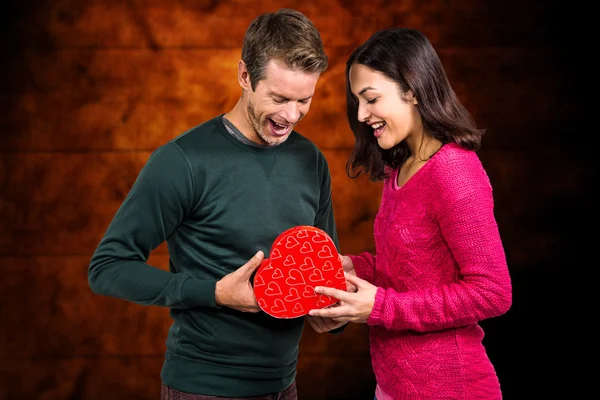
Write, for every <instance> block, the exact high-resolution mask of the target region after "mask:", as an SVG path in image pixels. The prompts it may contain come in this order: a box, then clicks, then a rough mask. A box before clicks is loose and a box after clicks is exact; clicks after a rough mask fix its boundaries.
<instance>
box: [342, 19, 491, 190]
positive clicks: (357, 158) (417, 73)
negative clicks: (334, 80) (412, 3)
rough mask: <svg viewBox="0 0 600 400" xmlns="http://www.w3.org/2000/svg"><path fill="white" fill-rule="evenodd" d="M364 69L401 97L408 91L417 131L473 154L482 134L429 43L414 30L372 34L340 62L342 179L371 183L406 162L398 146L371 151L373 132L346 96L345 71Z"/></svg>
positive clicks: (353, 99) (352, 98) (354, 101)
mask: <svg viewBox="0 0 600 400" xmlns="http://www.w3.org/2000/svg"><path fill="white" fill-rule="evenodd" d="M354 64H361V65H364V66H366V67H368V68H370V69H372V70H373V71H377V72H379V73H381V74H383V75H384V76H386V77H387V78H388V79H391V80H393V81H394V82H396V83H397V84H398V85H399V87H400V90H401V91H402V93H401V95H402V94H405V93H407V92H408V91H411V92H412V93H413V94H414V96H415V98H416V99H417V101H418V105H417V107H418V110H419V113H420V115H421V118H422V121H423V129H424V130H425V132H426V133H427V134H429V135H431V136H432V137H434V138H436V139H438V140H440V141H441V142H442V143H443V144H446V143H457V144H458V145H460V146H461V147H463V148H466V149H470V150H479V148H480V146H481V136H482V135H483V134H484V132H485V131H484V130H483V129H478V128H477V127H476V125H475V122H474V121H473V118H472V117H471V115H470V114H469V112H468V111H467V110H466V108H465V107H464V106H463V105H462V104H461V103H460V101H459V100H458V97H457V96H456V93H454V90H453V89H452V86H451V85H450V82H449V81H448V77H447V76H446V72H445V71H444V67H443V65H442V62H441V61H440V59H439V57H438V55H437V53H436V52H435V50H434V48H433V46H432V45H431V43H430V42H429V39H427V37H426V36H425V35H424V34H423V33H421V32H420V31H418V30H415V29H410V28H393V29H386V30H381V31H378V32H376V33H374V34H373V35H372V36H371V37H370V38H369V39H368V40H367V41H366V42H364V43H363V44H362V45H360V46H359V47H358V48H356V50H354V51H353V52H352V54H351V55H350V58H349V59H348V61H347V62H346V106H347V114H348V123H349V124H350V129H351V130H352V133H353V134H354V138H355V144H354V149H353V150H352V153H351V154H350V158H349V160H348V162H347V164H346V173H347V174H348V176H349V177H351V178H355V177H357V176H358V175H360V173H361V172H362V170H364V172H365V173H367V174H369V176H370V179H371V180H372V181H381V180H383V179H385V178H386V177H387V171H386V167H389V168H391V169H396V168H398V167H399V166H400V165H402V164H403V163H404V161H405V160H406V159H407V158H408V157H409V156H410V150H409V148H408V146H407V145H406V143H405V142H404V141H402V142H401V143H399V144H398V145H396V146H394V147H392V148H391V149H388V150H383V149H382V148H380V147H379V146H378V145H377V139H376V138H375V137H374V136H373V129H372V128H371V127H369V126H368V125H367V124H366V123H364V122H360V121H359V120H358V100H357V99H356V97H355V96H354V95H353V94H352V91H351V90H350V67H352V65H354Z"/></svg>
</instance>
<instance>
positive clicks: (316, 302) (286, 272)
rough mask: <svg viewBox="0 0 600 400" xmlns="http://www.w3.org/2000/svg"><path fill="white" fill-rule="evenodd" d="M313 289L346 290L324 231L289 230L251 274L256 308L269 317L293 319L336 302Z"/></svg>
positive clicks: (335, 250)
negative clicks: (316, 287) (325, 287)
mask: <svg viewBox="0 0 600 400" xmlns="http://www.w3.org/2000/svg"><path fill="white" fill-rule="evenodd" d="M315 286H329V287H333V288H336V289H340V290H346V278H345V277H344V270H343V268H342V262H341V260H340V258H339V255H338V251H337V248H336V247H335V244H334V242H333V240H332V239H331V237H330V236H329V235H328V234H327V232H325V231H323V230H321V229H319V228H315V227H312V226H296V227H293V228H290V229H288V230H286V231H284V232H283V233H281V234H280V235H279V236H278V237H277V238H276V239H275V241H274V242H273V245H272V246H271V252H270V255H269V258H266V259H264V260H263V262H262V264H261V265H260V266H259V267H258V269H257V271H256V274H255V275H254V294H255V295H256V299H257V301H258V305H259V306H260V308H261V309H262V310H263V311H264V312H265V313H267V314H269V315H271V316H273V317H276V318H297V317H301V316H304V315H306V314H308V312H309V311H310V310H312V309H315V308H324V307H329V306H331V305H332V304H335V303H337V302H338V300H337V299H334V298H332V297H329V296H326V295H322V294H318V293H315V290H314V288H315Z"/></svg>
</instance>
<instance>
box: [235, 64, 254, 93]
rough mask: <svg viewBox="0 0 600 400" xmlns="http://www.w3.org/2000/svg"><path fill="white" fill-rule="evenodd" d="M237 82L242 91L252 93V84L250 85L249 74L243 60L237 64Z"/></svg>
mask: <svg viewBox="0 0 600 400" xmlns="http://www.w3.org/2000/svg"><path fill="white" fill-rule="evenodd" d="M238 82H239V84H240V86H241V87H242V89H243V90H248V91H252V84H251V83H250V74H249V73H248V69H247V68H246V63H245V62H244V60H240V61H239V62H238Z"/></svg>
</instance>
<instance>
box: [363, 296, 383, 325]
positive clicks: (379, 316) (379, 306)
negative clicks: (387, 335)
mask: <svg viewBox="0 0 600 400" xmlns="http://www.w3.org/2000/svg"><path fill="white" fill-rule="evenodd" d="M384 307H385V289H384V288H381V287H380V288H377V293H376V294H375V303H374V304H373V309H372V310H371V315H369V318H367V325H384V326H385V319H384V318H385V308H384Z"/></svg>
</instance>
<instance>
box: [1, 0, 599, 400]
mask: <svg viewBox="0 0 600 400" xmlns="http://www.w3.org/2000/svg"><path fill="white" fill-rule="evenodd" d="M283 6H289V7H293V8H297V9H298V10H300V11H302V12H304V13H305V14H306V15H307V16H308V17H310V18H311V19H312V20H313V21H314V22H315V24H316V25H317V27H318V28H319V29H320V31H321V34H322V37H323V40H324V43H325V45H326V51H327V53H328V55H329V57H330V67H329V68H328V70H327V71H326V72H325V73H324V74H323V75H322V78H321V79H320V81H319V83H318V86H317V93H316V96H315V99H314V102H313V106H312V108H311V111H310V113H309V114H308V115H307V117H306V118H305V119H304V120H303V121H302V122H301V123H300V124H299V126H298V131H299V132H301V133H303V134H304V135H306V136H308V137H309V138H310V139H312V140H313V141H314V142H315V143H316V144H317V145H318V146H319V147H320V148H321V149H322V150H323V152H324V154H325V156H326V157H327V159H328V161H329V164H330V167H331V170H332V174H333V199H334V207H335V213H336V220H337V223H338V227H339V235H340V241H341V246H342V250H343V252H350V253H355V252H359V251H363V250H373V242H372V232H371V230H372V222H373V218H374V216H375V213H376V212H377V209H378V205H379V196H380V189H381V187H380V185H379V184H374V183H369V182H368V180H367V179H365V178H361V179H357V180H350V179H349V178H348V177H347V176H346V175H345V170H344V166H345V162H346V159H347V157H348V155H349V153H350V150H351V148H352V145H353V137H352V134H351V133H350V132H349V129H348V125H347V121H346V116H345V93H344V66H345V61H346V59H347V57H348V56H349V54H350V52H351V51H352V50H353V49H354V47H355V46H357V45H358V44H359V43H361V42H362V41H364V40H365V39H367V37H368V36H369V35H370V34H371V33H372V32H374V31H375V30H377V29H381V28H387V27H394V26H407V27H414V28H418V29H420V30H422V31H423V32H425V33H426V34H427V35H428V36H429V38H430V40H431V41H432V43H433V44H434V46H435V47H436V49H437V51H438V53H439V55H440V57H441V58H442V61H443V62H444V65H445V67H446V70H447V73H448V75H449V78H450V80H451V82H452V84H453V87H454V89H455V91H456V92H457V94H458V96H459V97H460V99H461V100H462V101H463V102H464V104H465V105H466V106H467V108H468V109H469V110H470V111H471V112H472V114H473V116H474V118H475V120H476V121H477V123H478V125H479V126H481V127H483V128H486V129H487V134H486V136H485V137H484V141H483V147H482V150H481V151H480V152H479V155H480V158H481V159H482V162H483V163H484V166H485V167H486V169H487V171H488V174H489V176H490V179H491V181H492V185H493V187H494V194H495V199H496V217H497V221H498V224H499V227H500V232H501V235H502V238H503V241H504V245H505V250H506V255H507V259H508V265H509V268H510V273H511V277H512V280H513V292H514V296H513V306H512V308H511V310H510V311H509V312H508V313H507V314H505V315H503V316H501V317H497V318H494V319H490V320H487V321H483V322H482V323H481V325H482V326H483V327H484V329H485V330H486V337H485V339H484V341H485V344H486V346H487V348H488V351H489V356H490V358H491V359H492V362H493V363H494V364H495V366H496V368H497V372H498V375H499V378H500V381H501V385H502V388H503V391H504V398H505V399H507V400H512V399H545V398H548V397H552V398H554V397H555V396H556V397H557V398H569V399H575V398H577V399H578V398H583V397H579V395H578V393H580V391H581V390H583V389H582V382H580V381H579V378H580V369H579V368H578V365H579V364H578V363H576V362H575V361H574V360H575V359H576V358H577V359H583V360H586V362H590V363H591V364H592V365H594V359H592V358H590V356H592V355H593V354H592V352H591V351H590V350H588V352H583V353H580V351H579V350H576V348H577V346H578V345H582V344H583V345H585V346H588V344H587V343H589V342H588V341H589V340H595V337H594V336H593V332H594V331H593V330H591V329H590V328H587V327H588V326H590V324H591V322H593V320H594V317H593V314H589V313H588V314H582V312H581V311H580V310H582V309H583V305H582V304H585V303H583V302H580V301H574V300H575V299H576V298H577V296H576V294H577V293H579V292H583V289H582V288H581V289H580V287H582V286H583V284H584V282H585V281H588V282H590V283H592V284H593V276H594V271H593V270H594V268H593V267H594V265H595V266H597V265H598V262H597V261H595V260H594V259H593V258H588V257H587V256H586V254H585V253H586V252H588V249H593V248H594V247H593V244H594V243H595V241H596V237H597V234H596V233H595V232H594V229H593V228H594V226H595V225H594V221H595V220H596V219H597V218H596V217H595V215H594V214H593V213H592V205H593V204H596V200H595V197H593V196H592V190H593V189H595V188H594V186H593V185H594V184H596V183H597V182H598V181H597V179H596V177H597V172H596V164H597V161H596V160H597V158H598V157H597V156H596V154H595V153H596V147H595V144H596V142H597V141H596V139H595V138H596V135H597V134H598V132H597V129H596V123H595V122H596V121H595V118H594V117H595V115H594V114H592V113H590V111H591V104H593V103H594V101H593V100H590V99H589V98H590V97H591V98H594V96H595V95H596V91H595V90H594V88H595V87H596V86H597V83H596V80H597V72H596V71H595V70H596V65H597V64H596V62H595V61H593V60H594V57H593V52H594V50H595V46H594V45H593V43H592V41H591V40H590V37H591V36H592V32H591V31H592V28H593V21H592V20H591V19H592V18H591V15H592V13H591V11H590V10H589V9H587V8H580V7H576V4H575V3H567V2H558V3H553V5H550V4H549V2H546V1H541V0H523V1H516V0H509V1H494V0H455V1H443V0H439V1H416V0H409V1H398V2H392V1H383V0H370V1H360V2H359V1H348V0H346V1H345V0H320V1H318V2H317V1H315V2H309V1H280V2H279V1H253V0H229V1H159V0H129V1H119V0H94V1H78V0H57V1H42V0H39V1H36V0H27V1H20V2H5V3H3V6H2V8H3V11H2V16H1V17H0V18H1V31H0V33H1V34H0V41H1V44H2V47H1V49H2V50H1V51H2V53H1V54H2V62H1V63H0V89H1V91H0V313H1V314H0V399H2V400H4V399H10V400H13V399H61V400H62V399H65V400H67V399H69V400H71V399H82V400H83V399H85V400H95V399H136V400H137V399H140V400H141V399H157V398H158V396H159V390H160V379H159V372H160V368H161V364H162V359H163V353H164V340H165V337H166V332H167V328H168V326H169V324H170V320H169V316H168V313H167V310H166V309H161V308H153V307H148V308H144V307H142V306H138V305H135V304H131V303H127V302H125V301H121V300H116V299H111V298H106V297H100V296H97V295H94V294H92V293H91V291H90V289H89V287H88V284H87V266H88V262H89V259H90V257H91V255H92V253H93V251H94V249H95V246H96V244H97V243H98V241H99V240H100V238H101V236H102V234H103V233H104V230H105V229H106V227H107V225H108V223H109V222H110V220H111V218H112V216H113V214H114V212H115V211H116V210H117V208H118V206H119V205H120V203H121V201H122V200H123V199H124V197H125V195H126V194H127V192H128V190H129V188H130V187H131V185H132V183H133V181H134V179H135V177H136V176H137V173H138V171H139V170H140V168H141V167H142V165H143V164H144V162H145V161H146V159H147V158H148V155H149V154H150V152H151V151H152V150H154V149H155V148H156V147H157V146H158V145H160V144H162V143H164V142H166V141H167V140H169V139H170V138H172V137H174V136H176V135H178V134H180V133H182V132H183V131H185V130H187V129H188V128H190V127H192V126H195V125H197V124H199V123H201V122H203V121H204V120H206V119H208V118H211V117H213V116H215V115H217V114H218V113H221V112H224V111H227V110H229V109H230V108H231V107H232V106H233V105H234V104H235V102H236V101H237V99H238V97H239V95H240V88H239V86H238V84H237V80H236V68H237V61H238V59H239V57H240V51H241V44H242V39H243V35H244V32H245V29H246V27H247V26H248V24H249V23H250V21H251V20H252V19H253V18H254V17H255V16H256V15H258V14H260V13H263V12H267V11H274V10H276V9H278V8H280V7H283ZM586 95H587V96H586ZM583 231H585V235H583V234H581V233H580V232H583ZM589 252H590V253H591V250H590V251H589ZM167 260H168V255H167V252H166V246H161V247H160V248H159V249H157V250H156V251H155V252H154V253H153V254H152V256H151V259H150V263H152V264H153V265H155V266H157V267H160V268H167ZM590 321H591V322H590ZM590 332H592V333H590ZM298 370H299V375H298V388H299V393H300V398H301V399H302V400H307V399H308V400H321V399H322V400H343V399H349V400H362V399H366V400H370V399H372V395H373V389H374V378H373V375H372V372H371V366H370V361H369V354H368V341H367V330H366V326H365V325H351V326H349V327H348V329H347V330H346V331H345V332H344V333H343V334H341V335H339V336H333V335H328V334H321V335H319V334H316V333H315V332H314V331H313V330H312V329H311V328H310V327H308V328H307V330H306V331H305V334H304V337H303V339H302V343H301V356H300V361H299V368H298ZM592 379H593V378H592ZM561 393H562V394H565V395H564V396H563V395H562V394H561Z"/></svg>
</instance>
